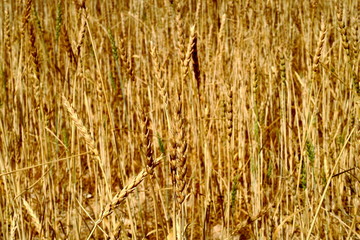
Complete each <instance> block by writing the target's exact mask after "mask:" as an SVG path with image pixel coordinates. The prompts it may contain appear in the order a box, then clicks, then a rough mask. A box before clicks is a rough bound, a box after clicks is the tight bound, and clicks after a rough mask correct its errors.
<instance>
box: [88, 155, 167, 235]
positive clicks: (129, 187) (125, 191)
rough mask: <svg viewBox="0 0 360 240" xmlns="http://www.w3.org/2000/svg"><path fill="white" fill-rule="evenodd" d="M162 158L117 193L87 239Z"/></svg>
mask: <svg viewBox="0 0 360 240" xmlns="http://www.w3.org/2000/svg"><path fill="white" fill-rule="evenodd" d="M161 160H162V157H160V158H158V159H156V160H155V161H154V162H153V164H152V166H147V168H146V169H143V170H142V171H141V172H140V173H139V174H138V175H137V176H136V177H135V178H134V179H133V180H131V182H130V183H129V184H128V185H126V186H125V187H124V188H123V189H122V190H121V191H120V192H119V193H117V194H116V195H115V196H114V197H113V198H112V200H111V202H110V203H109V204H108V205H106V206H105V208H104V210H103V211H102V212H101V213H100V215H99V219H98V220H97V221H96V222H95V225H94V227H93V229H92V230H91V232H90V235H89V236H88V238H87V239H90V238H91V236H92V234H93V233H94V231H95V229H96V227H97V226H98V225H99V224H100V223H101V222H102V221H103V220H104V218H106V217H107V216H109V215H110V214H112V213H113V212H114V210H115V209H116V208H117V207H119V206H120V204H121V203H122V202H123V201H124V200H125V199H126V198H127V197H128V196H129V194H131V193H132V192H134V191H135V189H136V187H137V186H138V185H139V184H140V183H141V182H142V181H144V179H145V178H146V177H147V176H148V175H149V172H151V171H153V170H154V168H155V167H156V166H158V165H159V164H160V163H161Z"/></svg>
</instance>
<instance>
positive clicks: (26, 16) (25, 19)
mask: <svg viewBox="0 0 360 240" xmlns="http://www.w3.org/2000/svg"><path fill="white" fill-rule="evenodd" d="M31 4H32V0H27V1H26V5H25V9H24V12H23V19H22V26H21V30H20V32H21V37H22V38H23V37H24V35H25V28H26V25H27V23H28V21H29V18H30V11H31Z"/></svg>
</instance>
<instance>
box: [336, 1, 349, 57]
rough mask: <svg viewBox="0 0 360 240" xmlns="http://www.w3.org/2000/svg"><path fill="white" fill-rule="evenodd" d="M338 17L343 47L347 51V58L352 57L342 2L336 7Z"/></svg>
mask: <svg viewBox="0 0 360 240" xmlns="http://www.w3.org/2000/svg"><path fill="white" fill-rule="evenodd" d="M336 10H337V13H336V16H337V20H338V25H339V31H340V34H341V42H342V46H343V48H344V50H345V53H346V56H347V57H350V49H349V48H350V44H349V38H348V35H347V31H346V27H345V20H344V19H343V3H342V1H338V4H337V5H336Z"/></svg>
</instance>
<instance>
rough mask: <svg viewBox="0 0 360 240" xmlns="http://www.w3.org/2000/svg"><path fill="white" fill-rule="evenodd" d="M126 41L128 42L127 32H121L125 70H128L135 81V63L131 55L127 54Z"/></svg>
mask: <svg viewBox="0 0 360 240" xmlns="http://www.w3.org/2000/svg"><path fill="white" fill-rule="evenodd" d="M125 42H126V39H125V33H121V37H120V60H121V64H122V66H123V68H124V70H125V71H126V73H127V74H128V76H129V78H130V80H131V81H134V80H135V75H134V69H133V65H134V64H133V60H132V58H131V57H129V56H128V54H127V51H126V46H125Z"/></svg>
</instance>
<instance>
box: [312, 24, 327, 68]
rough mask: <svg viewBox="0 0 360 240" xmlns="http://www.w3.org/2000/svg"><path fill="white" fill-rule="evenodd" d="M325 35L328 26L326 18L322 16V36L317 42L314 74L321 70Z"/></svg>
mask: <svg viewBox="0 0 360 240" xmlns="http://www.w3.org/2000/svg"><path fill="white" fill-rule="evenodd" d="M325 36H326V26H325V20H324V18H323V17H322V18H321V27H320V36H319V40H318V42H317V46H316V51H315V54H314V59H313V67H312V70H313V73H314V74H315V73H318V72H319V62H320V57H321V50H322V49H323V47H324V42H325Z"/></svg>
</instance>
